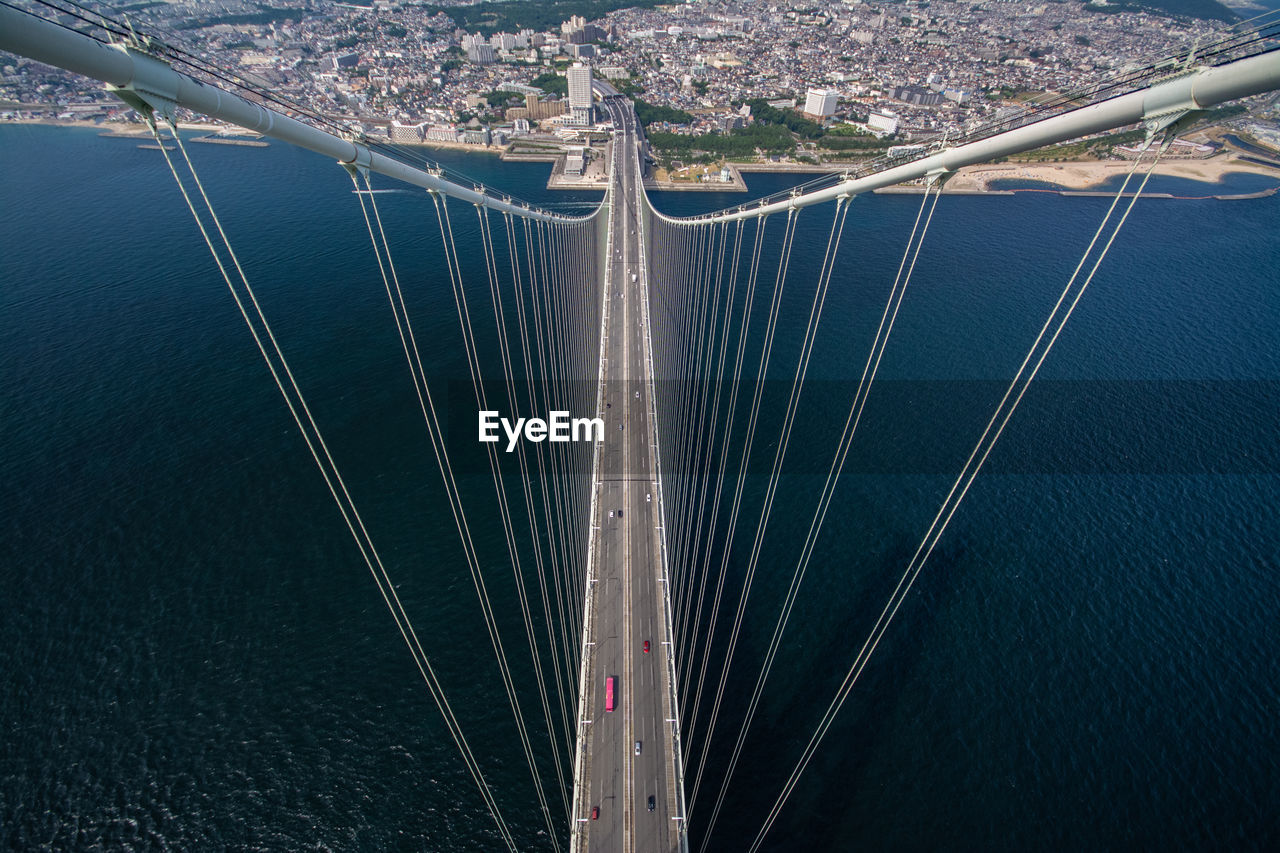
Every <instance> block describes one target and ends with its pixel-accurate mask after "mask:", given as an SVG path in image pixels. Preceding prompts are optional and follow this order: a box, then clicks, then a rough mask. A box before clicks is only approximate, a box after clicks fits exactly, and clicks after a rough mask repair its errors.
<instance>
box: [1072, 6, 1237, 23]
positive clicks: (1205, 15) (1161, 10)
mask: <svg viewBox="0 0 1280 853" xmlns="http://www.w3.org/2000/svg"><path fill="white" fill-rule="evenodd" d="M1084 5H1085V8H1086V9H1088V10H1089V11H1090V12H1103V13H1115V12H1151V13H1154V14H1156V15H1181V16H1183V17H1187V18H1202V19H1203V20H1206V21H1225V22H1227V23H1230V22H1231V21H1235V20H1237V19H1238V18H1239V17H1240V16H1239V15H1237V14H1236V13H1235V12H1232V11H1231V10H1230V9H1228V8H1227V7H1226V6H1223V5H1222V4H1221V3H1219V2H1218V0H1115V2H1109V3H1108V4H1107V5H1106V6H1096V5H1094V4H1093V3H1091V2H1089V0H1085V4H1084Z"/></svg>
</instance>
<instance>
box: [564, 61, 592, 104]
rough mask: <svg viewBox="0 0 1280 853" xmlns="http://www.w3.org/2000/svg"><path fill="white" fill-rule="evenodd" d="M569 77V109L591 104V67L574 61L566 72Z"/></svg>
mask: <svg viewBox="0 0 1280 853" xmlns="http://www.w3.org/2000/svg"><path fill="white" fill-rule="evenodd" d="M566 76H567V77H568V78H569V109H574V108H575V107H590V106H591V68H590V67H589V66H587V65H583V64H582V63H581V62H575V63H574V64H573V67H571V68H570V69H569V70H568V71H567V72H566Z"/></svg>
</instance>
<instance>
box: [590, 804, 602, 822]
mask: <svg viewBox="0 0 1280 853" xmlns="http://www.w3.org/2000/svg"><path fill="white" fill-rule="evenodd" d="M591 819H592V820H599V819H600V807H599V806H596V807H595V808H594V809H592V810H591Z"/></svg>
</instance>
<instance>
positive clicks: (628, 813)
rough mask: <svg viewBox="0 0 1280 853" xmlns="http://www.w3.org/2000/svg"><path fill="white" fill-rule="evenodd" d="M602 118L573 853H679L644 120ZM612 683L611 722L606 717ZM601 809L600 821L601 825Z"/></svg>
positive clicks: (617, 113) (620, 107)
mask: <svg viewBox="0 0 1280 853" xmlns="http://www.w3.org/2000/svg"><path fill="white" fill-rule="evenodd" d="M604 108H605V109H606V110H607V111H608V112H609V114H610V116H611V117H612V119H613V121H614V124H615V127H616V128H617V132H616V135H615V138H614V142H613V148H612V156H613V163H612V177H611V179H612V181H613V188H612V205H611V208H610V211H609V217H610V222H609V235H610V236H609V240H608V244H607V252H608V257H607V263H606V268H607V272H606V287H607V291H606V293H605V299H606V301H607V306H606V311H607V318H606V319H605V323H604V325H605V328H604V342H603V350H604V352H603V358H604V365H603V375H604V378H605V390H604V421H605V437H604V443H603V446H602V448H601V450H600V458H599V462H598V467H597V471H596V475H597V483H596V489H597V493H596V501H595V507H596V509H595V517H594V518H593V519H592V524H593V525H595V526H596V527H597V529H596V530H594V531H593V533H594V537H593V541H594V553H593V560H592V564H593V569H592V580H591V583H593V584H594V587H593V590H592V594H591V597H590V601H591V604H590V610H591V612H589V613H588V614H587V618H588V620H589V622H590V624H591V628H590V629H589V630H588V631H587V634H586V637H587V642H588V644H589V646H588V648H587V654H586V655H585V659H586V661H587V675H586V679H585V690H586V701H585V702H584V704H583V712H584V716H585V718H586V720H587V721H589V722H588V723H587V724H586V725H585V731H586V737H585V739H584V748H585V749H586V754H585V760H584V762H583V771H582V778H580V779H579V780H578V782H579V785H580V786H581V791H580V792H579V794H580V796H577V797H575V804H576V812H577V813H576V814H575V815H574V819H575V828H576V829H577V830H578V834H579V838H578V840H579V841H580V842H582V843H581V844H580V846H578V847H577V848H576V849H579V850H590V851H611V853H614V851H621V853H632V851H644V852H645V853H647V851H679V850H680V849H681V843H680V842H681V821H682V819H683V814H682V808H683V804H682V803H680V802H677V800H678V797H679V787H678V786H677V785H676V774H677V773H679V772H680V769H679V768H678V767H676V766H675V764H676V758H675V752H674V750H673V739H674V737H675V732H676V728H675V727H676V723H675V722H674V720H673V718H674V717H675V714H674V713H673V708H672V707H671V690H670V680H669V676H668V673H669V672H670V670H669V669H668V664H669V661H668V656H669V655H670V654H671V644H670V637H669V636H668V631H669V626H668V625H667V621H666V615H665V614H666V611H665V600H664V588H663V587H664V585H665V584H666V577H665V567H664V565H663V559H662V538H661V537H662V528H661V525H662V519H661V516H660V511H659V506H660V503H659V494H658V481H657V460H656V447H655V441H656V432H655V428H654V422H653V410H652V407H651V404H652V401H651V399H650V396H651V390H652V385H651V382H650V381H649V380H650V372H649V370H650V368H649V365H650V364H651V359H650V353H649V336H648V329H647V325H648V317H647V313H646V310H645V306H644V299H645V290H646V286H645V285H646V281H645V276H646V274H647V273H646V268H645V265H644V258H643V248H642V240H643V238H644V233H643V228H642V222H641V218H640V210H641V208H640V205H641V197H640V186H639V183H640V175H639V174H637V159H636V153H635V152H636V145H637V144H638V143H637V129H636V118H635V113H634V111H633V110H632V108H631V105H630V104H629V103H627V102H624V101H622V100H621V99H606V100H605V103H604ZM646 642H647V643H648V644H649V651H648V652H646V651H645V650H644V649H645V643H646ZM610 677H612V678H613V679H614V680H615V681H614V684H615V686H614V689H615V705H614V710H613V711H611V712H610V711H606V710H605V683H606V679H608V678H610ZM637 750H638V751H637ZM650 798H652V801H653V808H652V810H650V808H649V802H650ZM596 808H598V809H599V812H598V817H596V818H592V814H593V813H594V810H595V809H596Z"/></svg>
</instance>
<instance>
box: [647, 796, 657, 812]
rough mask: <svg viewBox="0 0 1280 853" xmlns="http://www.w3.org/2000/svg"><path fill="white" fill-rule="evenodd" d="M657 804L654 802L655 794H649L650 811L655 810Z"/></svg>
mask: <svg viewBox="0 0 1280 853" xmlns="http://www.w3.org/2000/svg"><path fill="white" fill-rule="evenodd" d="M655 807H656V804H655V803H654V802H653V794H650V795H649V811H653V810H654V808H655Z"/></svg>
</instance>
